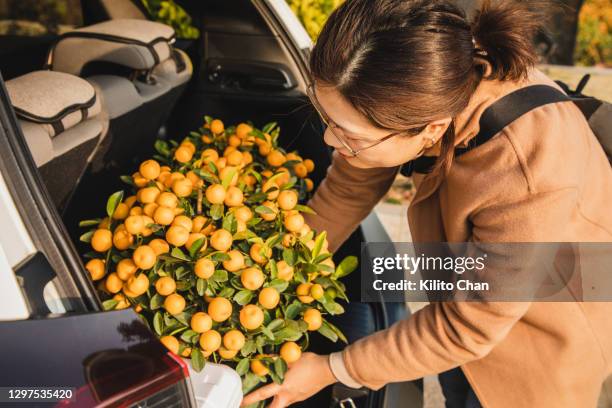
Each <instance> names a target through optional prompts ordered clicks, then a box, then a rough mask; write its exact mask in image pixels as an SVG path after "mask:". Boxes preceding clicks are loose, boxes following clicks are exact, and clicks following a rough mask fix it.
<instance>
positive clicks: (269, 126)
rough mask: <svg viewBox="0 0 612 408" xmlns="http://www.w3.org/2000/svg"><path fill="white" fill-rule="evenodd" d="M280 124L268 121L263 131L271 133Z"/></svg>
mask: <svg viewBox="0 0 612 408" xmlns="http://www.w3.org/2000/svg"><path fill="white" fill-rule="evenodd" d="M277 125H278V123H276V122H270V123H266V124H265V125H264V127H263V128H262V129H261V131H262V132H263V133H270V132H271V131H272V130H274V128H275V127H276V126H277Z"/></svg>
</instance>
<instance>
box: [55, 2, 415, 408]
mask: <svg viewBox="0 0 612 408" xmlns="http://www.w3.org/2000/svg"><path fill="white" fill-rule="evenodd" d="M181 3H184V4H183V5H184V7H185V8H186V10H187V11H188V12H189V13H190V15H191V16H192V17H193V19H194V21H195V22H199V24H198V25H199V26H200V30H201V36H200V39H198V40H194V41H178V42H177V44H176V46H177V47H180V48H182V49H183V50H184V51H186V52H187V54H188V55H189V57H190V58H191V61H192V62H193V65H194V70H193V77H192V79H191V80H190V82H189V83H187V85H186V87H185V92H184V93H183V94H182V96H181V97H180V99H179V100H178V101H177V103H176V105H174V106H172V105H173V104H170V103H169V104H167V105H165V106H163V107H161V108H158V109H159V111H155V112H147V113H146V114H145V115H142V116H140V117H138V118H137V119H136V122H134V123H132V124H131V126H135V127H137V126H141V123H140V122H141V121H142V122H143V123H147V122H150V121H151V120H158V119H159V118H160V117H161V118H164V119H165V118H167V120H165V124H164V126H163V127H161V129H159V132H158V133H157V134H154V133H152V134H151V135H150V139H149V140H146V141H142V140H140V141H138V142H137V143H123V144H122V145H121V146H122V147H121V148H120V149H117V148H115V149H113V148H111V149H109V150H108V151H107V153H106V155H105V157H104V158H103V166H90V167H89V168H88V169H87V171H86V173H85V175H84V176H83V178H82V179H81V181H80V183H79V185H78V187H77V189H76V191H75V192H74V194H73V196H72V197H71V200H70V202H69V203H68V205H67V206H66V209H65V210H64V211H63V219H64V222H65V224H66V226H67V229H68V231H69V233H70V235H71V236H72V238H73V241H74V242H75V243H77V245H80V246H81V248H79V250H80V252H85V250H86V249H85V247H83V244H82V243H80V242H79V236H80V234H81V233H82V232H83V231H81V230H80V229H79V227H78V223H79V220H83V219H91V218H96V217H97V216H99V214H100V213H101V212H102V211H103V210H104V208H105V205H106V200H107V198H108V196H109V195H110V194H112V193H113V192H115V191H119V190H122V189H123V190H126V189H127V187H128V186H126V184H124V183H123V182H122V181H121V180H120V178H119V177H120V176H121V175H131V174H133V173H134V172H135V171H136V170H137V168H138V164H139V163H141V162H142V161H143V160H146V159H148V158H151V157H152V156H153V155H154V154H155V150H154V147H153V144H154V141H155V139H156V138H164V139H175V140H177V141H180V140H182V139H183V137H184V136H185V135H187V134H188V133H189V132H190V131H192V130H197V129H198V128H199V127H201V126H202V125H203V123H204V115H209V116H212V117H215V118H220V119H222V120H223V121H224V122H225V123H226V124H237V123H239V122H243V121H252V122H253V123H254V124H255V125H256V126H257V127H262V126H263V125H264V124H265V123H268V122H277V123H278V124H279V126H280V128H281V134H280V139H279V140H280V145H281V146H282V147H283V148H284V149H285V150H287V151H293V150H297V151H299V153H300V155H301V156H302V157H304V158H309V159H312V160H313V161H314V162H315V164H316V167H315V171H314V172H313V173H312V174H311V175H310V177H311V178H312V179H313V181H314V184H315V191H316V188H317V187H318V185H319V184H320V182H321V181H322V180H323V178H324V177H325V174H326V171H327V168H328V166H329V165H330V163H331V160H330V159H331V151H330V149H329V148H328V147H327V146H326V145H325V144H324V142H323V138H322V133H323V130H324V128H323V126H322V123H321V121H320V119H319V117H318V115H317V114H316V111H315V110H314V109H313V108H312V106H311V105H310V103H309V102H308V99H307V98H306V96H305V93H304V92H303V90H304V89H305V83H306V79H305V75H304V72H303V68H304V61H303V60H302V61H301V62H296V60H295V59H296V55H298V54H299V50H295V49H294V50H293V51H292V52H290V51H291V50H289V49H288V48H290V47H288V45H287V44H286V39H284V38H283V37H282V35H281V33H278V32H274V31H272V29H271V27H270V18H271V16H267V18H266V19H264V17H263V16H262V15H263V14H262V13H264V10H265V7H264V6H265V4H266V2H263V1H253V2H250V1H247V0H244V1H240V2H225V1H217V0H215V1H207V2H205V4H204V3H201V2H181ZM230 3H231V4H230ZM235 3H239V4H235ZM292 58H293V60H292ZM300 63H301V64H302V70H301V71H300V69H298V65H299V64H300ZM110 103H112V101H110ZM121 132H122V133H123V134H114V135H113V138H114V139H129V137H130V126H126V127H125V128H124V129H122V130H121ZM355 199H359V198H358V197H355ZM383 234H384V231H383ZM365 240H366V239H365V237H364V233H363V230H362V228H359V229H357V230H356V231H355V232H354V233H353V234H352V235H351V237H350V238H349V239H348V240H347V241H346V242H345V243H344V244H343V246H342V247H341V248H340V249H339V250H338V251H337V252H336V254H335V257H334V258H335V261H336V262H339V261H340V260H341V259H343V258H344V257H346V256H347V255H355V256H358V257H359V256H360V250H361V243H362V242H364V241H365ZM343 282H344V283H345V284H346V286H347V294H348V297H349V299H350V300H351V302H350V303H348V304H343V306H344V307H345V310H346V313H345V314H343V315H340V316H337V317H335V318H334V319H330V320H331V321H332V322H333V323H334V324H336V325H337V326H338V327H339V328H340V329H341V330H342V331H343V333H344V334H345V335H346V337H347V338H348V340H349V342H354V341H356V340H357V339H359V338H361V337H364V336H366V335H368V334H371V333H373V332H375V331H377V330H381V329H384V328H386V327H388V326H389V325H390V324H392V323H393V322H394V321H396V320H397V319H400V318H402V317H404V315H405V313H406V308H405V306H404V305H403V304H386V305H385V304H383V303H360V302H359V300H360V292H361V290H360V273H359V271H355V272H354V273H353V274H351V275H349V276H348V277H347V278H345V279H344V280H343ZM343 347H344V345H343V344H341V343H338V344H333V343H331V342H329V341H328V340H327V339H325V338H323V337H322V336H321V335H319V334H318V333H314V335H312V336H311V345H310V350H311V351H314V352H317V353H329V352H332V351H338V350H341V349H342V348H343ZM339 387H340V388H342V386H338V385H336V386H334V387H328V388H327V389H325V390H323V391H322V392H320V393H319V394H318V395H317V396H315V397H313V398H311V399H309V400H308V401H306V402H304V403H302V404H300V406H312V407H324V406H330V405H333V404H332V401H333V400H334V396H336V397H338V398H343V397H346V396H347V395H348V396H351V397H352V398H353V400H354V401H355V403H356V404H357V406H359V407H383V406H398V405H397V404H398V403H400V404H402V405H404V406H405V405H406V403H407V400H406V399H405V398H406V394H405V393H404V394H403V396H401V397H400V395H399V394H397V393H396V394H397V395H396V396H393V395H391V394H393V392H391V393H390V392H389V391H388V389H389V387H386V388H383V389H382V390H381V391H378V392H368V391H359V392H352V393H351V392H349V393H348V394H346V392H347V390H342V389H339ZM411 388H412V389H413V391H414V392H413V395H412V401H414V402H415V404H414V405H412V404H411V406H419V405H420V391H419V389H418V388H419V384H417V385H414V384H412V385H411ZM404 391H405V390H404ZM332 393H333V394H334V396H332ZM415 396H416V397H415ZM398 398H401V399H400V401H401V402H399V401H398V400H397V399H398ZM393 400H394V401H393Z"/></svg>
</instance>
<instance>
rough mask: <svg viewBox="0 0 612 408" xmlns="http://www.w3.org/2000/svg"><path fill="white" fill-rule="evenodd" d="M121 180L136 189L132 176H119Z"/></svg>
mask: <svg viewBox="0 0 612 408" xmlns="http://www.w3.org/2000/svg"><path fill="white" fill-rule="evenodd" d="M119 178H120V179H121V181H123V182H124V183H125V184H127V185H129V186H132V187H136V184H134V179H132V177H131V176H126V175H125V174H124V175H123V176H119Z"/></svg>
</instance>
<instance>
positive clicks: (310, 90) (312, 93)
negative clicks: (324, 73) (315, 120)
mask: <svg viewBox="0 0 612 408" xmlns="http://www.w3.org/2000/svg"><path fill="white" fill-rule="evenodd" d="M306 96H308V99H310V102H311V103H312V106H314V108H315V110H316V111H317V113H318V114H319V117H320V118H321V120H322V121H323V123H324V124H325V126H327V127H328V128H329V130H330V132H331V134H332V135H334V137H335V138H336V140H338V142H340V144H341V145H342V146H344V148H346V149H347V150H348V151H349V153H350V154H351V156H352V157H357V155H358V154H359V153H361V152H363V151H364V150H367V149H371V148H372V147H376V146H378V145H379V144H381V143H383V142H385V141H387V140H389V139H391V138H393V137H395V136H399V135H401V134H404V133H406V132H409V131H410V130H416V129H421V131H422V129H424V128H425V127H426V126H427V125H421V126H415V127H413V128H410V129H405V130H398V131H396V132H391V133H389V134H388V135H386V136H384V137H383V138H381V139H379V140H377V141H376V142H374V143H373V144H371V145H369V146H366V147H363V148H361V149H357V150H355V149H353V148H352V147H351V146H350V145H349V144H348V142H347V141H345V140H344V139H343V138H341V137H340V136H338V135H337V134H336V133H335V132H334V127H335V128H340V126H338V125H337V124H336V123H335V122H334V121H333V120H331V118H330V117H329V115H327V113H325V110H323V107H322V106H321V104H320V103H319V101H318V99H317V95H316V94H315V89H314V84H312V83H311V84H309V85H308V86H307V87H306ZM340 129H342V128H340ZM422 150H423V151H424V150H425V149H422Z"/></svg>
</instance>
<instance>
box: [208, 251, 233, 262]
mask: <svg viewBox="0 0 612 408" xmlns="http://www.w3.org/2000/svg"><path fill="white" fill-rule="evenodd" d="M210 259H211V260H213V261H215V262H223V261H229V260H230V259H232V258H231V257H230V256H229V255H228V254H226V253H225V252H215V253H214V254H212V255H211V257H210Z"/></svg>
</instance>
